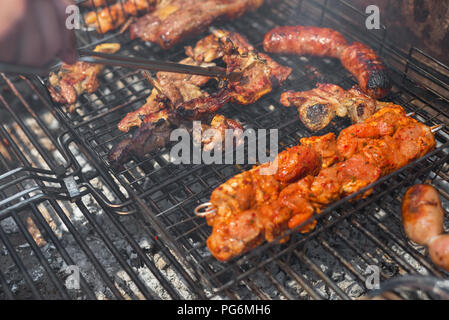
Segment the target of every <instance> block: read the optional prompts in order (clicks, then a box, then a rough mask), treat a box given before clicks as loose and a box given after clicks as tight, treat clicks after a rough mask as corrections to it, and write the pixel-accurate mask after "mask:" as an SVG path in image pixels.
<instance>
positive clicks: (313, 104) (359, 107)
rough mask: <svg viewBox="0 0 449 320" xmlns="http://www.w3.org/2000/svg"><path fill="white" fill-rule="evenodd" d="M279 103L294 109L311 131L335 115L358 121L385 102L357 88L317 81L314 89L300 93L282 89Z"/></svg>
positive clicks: (328, 121)
mask: <svg viewBox="0 0 449 320" xmlns="http://www.w3.org/2000/svg"><path fill="white" fill-rule="evenodd" d="M281 103H282V104H283V105H284V106H286V107H292V106H293V107H296V108H298V113H299V118H300V120H301V122H302V123H304V125H305V126H306V127H307V128H309V129H310V130H312V131H319V130H321V129H324V128H325V127H327V126H328V125H329V123H330V122H331V121H332V120H333V119H334V117H335V116H339V117H345V116H349V117H350V118H351V120H352V122H353V123H359V122H362V121H364V120H365V119H367V118H368V117H370V116H371V115H373V114H374V113H375V112H376V111H377V110H378V109H379V108H382V107H383V106H385V105H386V103H384V102H380V101H376V100H374V99H372V98H371V97H369V96H367V95H366V94H364V93H363V92H361V91H360V90H359V89H358V88H357V87H354V88H352V89H350V90H344V89H343V88H341V87H339V86H337V85H334V84H318V87H317V88H315V89H312V90H309V91H304V92H293V91H287V92H284V93H283V94H282V95H281Z"/></svg>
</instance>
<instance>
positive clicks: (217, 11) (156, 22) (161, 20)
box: [130, 0, 264, 49]
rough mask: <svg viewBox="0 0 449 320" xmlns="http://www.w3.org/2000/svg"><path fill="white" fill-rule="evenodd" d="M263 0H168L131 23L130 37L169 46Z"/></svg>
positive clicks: (255, 6)
mask: <svg viewBox="0 0 449 320" xmlns="http://www.w3.org/2000/svg"><path fill="white" fill-rule="evenodd" d="M263 3H264V0H202V1H192V0H171V1H170V0H169V1H163V2H162V3H161V4H160V5H158V6H157V9H156V10H155V11H154V12H152V13H149V14H147V15H145V16H143V17H141V18H139V19H138V20H137V22H136V23H135V24H133V25H131V29H130V32H131V38H132V39H134V38H141V39H142V40H144V41H149V42H153V43H157V44H159V45H160V46H161V47H162V48H164V49H168V48H170V47H172V46H174V45H175V44H177V43H179V42H181V41H182V40H185V39H188V38H190V37H191V36H194V35H197V34H200V33H201V32H203V31H204V30H206V29H207V28H208V27H209V26H210V25H211V24H212V23H213V22H214V21H216V20H231V19H235V18H238V17H240V16H242V15H243V14H244V13H245V12H247V11H252V10H255V9H257V8H259V7H260V6H261V5H262V4H263Z"/></svg>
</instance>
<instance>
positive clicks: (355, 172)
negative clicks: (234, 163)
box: [207, 106, 435, 261]
mask: <svg viewBox="0 0 449 320" xmlns="http://www.w3.org/2000/svg"><path fill="white" fill-rule="evenodd" d="M398 108H400V107H398V106H392V107H391V108H390V109H391V110H384V109H382V110H380V111H379V112H378V113H376V114H375V115H373V116H372V117H370V118H368V119H367V120H366V122H367V123H371V122H372V123H381V122H382V119H383V118H385V119H386V120H385V121H384V123H388V122H389V121H391V119H392V114H396V115H397V114H402V113H404V111H402V112H399V111H398ZM350 128H351V127H349V128H348V131H351V130H350ZM383 133H385V134H384V135H382V134H383ZM382 134H381V135H377V136H375V137H373V138H371V141H365V142H366V144H365V145H361V147H360V148H359V149H357V150H356V152H354V153H349V154H346V157H345V156H342V155H337V157H336V156H332V155H327V157H328V159H335V160H334V161H336V162H334V163H329V164H328V165H327V166H326V167H323V162H321V165H317V166H315V168H314V170H309V171H304V174H303V178H302V179H301V177H298V179H300V180H296V181H295V180H291V181H289V182H290V183H282V182H281V181H279V180H277V179H276V175H273V176H272V177H271V178H268V177H264V179H265V180H264V181H267V179H271V183H270V185H276V186H277V187H276V188H273V189H272V192H271V194H270V196H269V197H267V198H266V200H265V201H264V202H262V203H261V202H260V201H256V199H255V197H254V192H255V190H258V189H259V188H260V185H259V184H257V183H254V181H256V179H255V177H256V176H257V171H256V170H257V169H258V168H260V167H256V168H255V169H252V170H250V171H247V172H243V173H241V174H240V175H238V176H236V177H234V178H232V179H230V180H229V181H228V182H226V183H224V184H223V185H221V186H220V187H218V188H217V189H216V190H214V192H213V193H212V195H211V203H212V205H213V207H214V208H215V212H214V214H213V215H211V216H210V217H209V216H208V217H207V219H208V223H209V224H210V225H212V226H213V230H212V234H211V235H210V237H209V239H208V241H207V245H208V247H209V249H210V251H211V253H212V254H213V255H214V256H215V257H216V258H217V259H219V260H221V261H227V260H229V259H231V258H233V257H235V256H237V255H239V254H241V253H244V252H247V251H248V250H250V249H252V248H254V247H255V246H257V245H258V244H260V243H261V242H262V240H261V239H262V238H265V240H267V241H273V240H274V239H275V238H281V241H285V239H286V237H282V236H283V235H284V234H285V232H286V230H288V228H290V229H294V228H298V227H299V231H301V232H308V231H310V230H312V229H313V228H314V227H315V223H314V222H312V223H307V220H309V219H310V218H311V217H312V216H313V215H314V214H317V213H320V212H321V211H322V210H323V209H324V208H325V207H326V206H328V205H329V204H331V203H333V202H334V201H337V200H339V199H341V198H342V197H344V196H347V195H351V194H353V193H355V192H357V191H359V190H361V189H363V188H365V187H367V186H368V185H369V184H371V183H373V182H375V181H377V180H378V179H379V178H380V177H381V176H384V175H386V174H388V173H390V172H391V171H393V170H397V169H399V168H401V167H403V166H404V165H406V164H408V163H410V162H411V161H413V160H416V159H418V158H419V157H422V156H423V155H425V154H426V153H428V152H430V151H431V150H433V149H434V148H435V139H434V137H433V133H432V132H431V130H430V128H429V127H427V126H425V125H423V124H421V123H418V122H416V121H399V124H397V125H395V126H394V127H392V128H390V129H387V130H386V131H385V132H382ZM332 138H335V137H332V136H329V135H328V136H327V137H326V139H324V140H322V141H320V140H316V139H311V138H307V139H310V140H304V141H303V143H304V144H307V143H309V145H313V146H315V147H317V148H318V147H324V146H326V145H333V146H334V147H333V149H334V150H337V149H338V140H339V139H337V146H335V142H332V141H331V140H332ZM334 141H335V140H334ZM375 146H379V147H378V148H375ZM296 151H297V150H295V149H288V150H286V151H284V152H296ZM317 151H318V152H317ZM303 152H305V151H303ZM316 152H317V153H319V154H323V155H324V154H325V153H324V152H323V151H321V152H319V150H316ZM331 153H332V152H331ZM329 156H330V157H329ZM278 158H280V159H288V157H285V156H279V157H278ZM338 158H339V159H338ZM337 160H339V161H337ZM287 163H288V162H287ZM386 163H388V165H386ZM265 165H268V164H265ZM298 165H299V166H300V167H301V166H304V164H303V163H302V162H301V163H299V164H298ZM320 166H321V168H320ZM280 167H282V166H280ZM291 168H292V169H290V170H292V172H295V170H297V169H295V168H294V167H293V166H292V167H291ZM317 168H318V169H319V172H318V171H317V170H316V169H317ZM276 182H278V183H277V184H276ZM371 191H372V190H368V191H366V192H365V193H364V194H363V195H361V197H365V196H367V195H369V194H370V192H371ZM277 194H278V197H277V198H276V195H277ZM273 199H274V200H273ZM241 213H242V214H243V215H244V217H240V214H241ZM248 215H249V216H248ZM249 217H250V218H249ZM242 219H243V220H242ZM241 223H243V225H242V224H241ZM306 223H307V224H306ZM239 230H240V231H239ZM245 230H247V231H248V232H250V233H251V234H250V236H249V234H248V233H244V231H245ZM247 244H248V245H247Z"/></svg>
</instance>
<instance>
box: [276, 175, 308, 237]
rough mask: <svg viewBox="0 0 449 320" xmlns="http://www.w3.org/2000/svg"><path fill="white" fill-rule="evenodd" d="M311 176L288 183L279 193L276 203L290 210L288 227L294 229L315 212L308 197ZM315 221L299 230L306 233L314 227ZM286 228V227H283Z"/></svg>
mask: <svg viewBox="0 0 449 320" xmlns="http://www.w3.org/2000/svg"><path fill="white" fill-rule="evenodd" d="M312 182H313V176H307V177H305V178H304V179H301V180H299V181H297V182H295V183H292V184H290V185H288V186H287V187H286V188H285V189H283V190H282V191H281V193H280V195H279V199H278V202H279V203H278V205H279V206H281V207H285V208H288V209H289V210H291V216H290V218H289V220H288V225H287V226H288V228H290V229H294V228H296V227H298V226H299V225H301V224H303V223H304V222H305V221H307V220H308V219H310V218H311V217H312V216H313V215H314V213H315V207H314V206H313V204H312V202H311V201H310V199H309V195H310V187H311V185H312ZM315 225H316V221H314V222H313V223H310V224H308V225H306V226H303V227H302V228H301V229H300V230H299V231H301V232H303V233H307V232H309V231H311V230H313V229H314V228H315ZM284 230H286V228H285V229H284Z"/></svg>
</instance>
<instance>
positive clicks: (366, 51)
mask: <svg viewBox="0 0 449 320" xmlns="http://www.w3.org/2000/svg"><path fill="white" fill-rule="evenodd" d="M263 45H264V49H265V51H267V52H271V53H284V54H297V55H311V56H318V57H330V58H336V59H340V61H341V63H342V64H343V66H344V67H345V68H346V69H347V70H348V71H349V72H350V73H351V74H352V75H353V76H354V77H355V78H356V79H357V82H358V83H359V86H360V88H361V89H362V90H363V91H364V92H365V93H366V94H368V95H370V96H371V97H373V98H375V99H380V98H382V97H384V96H386V95H387V94H388V92H389V91H390V88H391V80H390V74H389V71H388V69H387V67H386V66H385V64H384V63H383V61H382V59H380V58H379V57H378V56H377V55H376V53H375V52H374V51H373V50H372V49H370V48H369V47H368V46H366V45H364V44H362V43H359V42H355V43H353V44H351V45H349V44H348V42H347V41H346V39H345V38H344V37H343V35H342V34H341V33H340V32H338V31H335V30H332V29H328V28H318V27H309V26H285V27H277V28H275V29H273V30H271V31H269V32H268V33H267V34H266V35H265V39H264V43H263Z"/></svg>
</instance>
